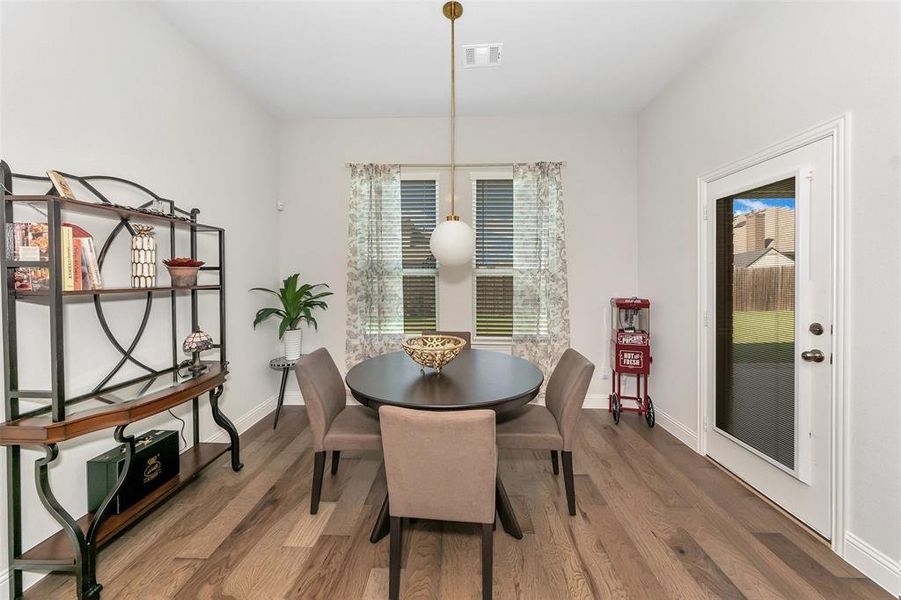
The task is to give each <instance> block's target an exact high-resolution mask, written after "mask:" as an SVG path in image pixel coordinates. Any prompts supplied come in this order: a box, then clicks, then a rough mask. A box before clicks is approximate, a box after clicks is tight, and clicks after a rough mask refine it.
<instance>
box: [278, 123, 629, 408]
mask: <svg viewBox="0 0 901 600" xmlns="http://www.w3.org/2000/svg"><path fill="white" fill-rule="evenodd" d="M457 140H458V151H457V159H458V161H459V162H461V163H466V162H511V161H535V160H562V161H566V167H565V168H564V170H563V186H564V203H565V204H564V206H565V211H566V243H567V254H568V259H569V264H568V266H569V277H570V288H569V294H570V319H571V329H572V344H573V346H574V347H575V348H576V349H578V350H579V351H581V352H583V353H584V354H585V355H586V356H588V358H589V359H591V360H592V361H593V362H595V363H596V364H597V366H598V369H597V371H596V372H595V380H594V382H593V383H592V388H591V392H592V393H594V394H606V393H607V387H608V386H609V380H603V379H601V377H603V376H605V374H606V371H607V368H606V365H607V345H608V342H607V339H608V331H607V327H608V326H607V321H606V317H605V315H606V314H607V313H606V308H607V304H608V302H609V299H610V297H611V296H614V295H631V294H633V293H634V290H635V284H636V261H635V255H634V250H635V240H636V235H637V231H636V223H635V194H636V187H635V186H636V182H635V176H636V173H635V169H636V145H635V142H636V131H635V117H634V116H608V117H601V116H586V117H542V118H538V117H536V118H525V117H523V118H502V117H484V118H463V119H459V120H458V130H457ZM279 156H280V160H281V164H280V175H279V180H280V199H281V200H282V201H284V202H285V212H284V214H283V215H282V218H281V219H280V222H279V224H280V228H281V229H280V236H279V237H280V240H281V242H280V243H281V250H280V252H279V257H280V265H281V272H282V273H283V274H288V273H292V272H300V273H301V275H302V277H303V278H304V279H305V280H308V281H313V282H320V281H325V282H327V283H329V284H331V286H332V288H333V291H334V292H335V296H334V297H333V298H332V299H331V302H330V308H329V310H328V312H327V313H325V314H324V315H323V316H322V317H321V318H319V332H318V333H313V332H310V333H308V334H306V338H305V340H304V348H305V350H311V349H314V348H316V347H319V346H325V347H326V348H328V350H329V352H331V353H332V355H333V356H334V357H335V361H336V362H337V363H338V365H339V366H340V367H342V369H343V367H344V340H345V314H346V310H345V305H346V270H347V269H346V261H347V204H348V197H349V191H350V173H349V169H347V168H346V167H345V163H346V162H401V163H423V162H425V163H446V162H447V161H448V159H449V157H448V121H447V119H445V118H440V119H425V118H423V119H321V120H302V121H296V122H293V123H290V124H288V125H287V126H286V127H285V128H284V129H283V131H282V135H281V149H280V154H279ZM493 170H494V171H496V170H497V169H493ZM432 171H434V169H432ZM446 180H447V175H446V174H445V175H444V179H443V180H442V183H441V184H440V186H441V190H442V191H441V192H440V193H441V196H442V199H444V197H445V193H446V192H447V189H448V185H447V182H446ZM457 186H458V191H459V195H458V204H457V213H458V214H460V215H461V217H463V218H464V219H466V220H469V213H470V211H471V206H472V205H471V200H470V190H471V184H470V180H469V174H468V173H467V172H466V171H465V170H464V171H461V172H460V173H459V174H458V177H457ZM447 212H448V205H447V203H446V202H443V203H442V210H441V216H440V217H439V218H443V216H444V215H445V214H446V213H447ZM470 222H471V221H470ZM467 272H468V269H467V268H466V267H463V268H462V271H460V272H457V273H454V274H447V273H443V274H442V275H441V277H442V280H441V284H440V291H439V294H440V304H441V307H440V309H439V310H440V315H439V318H440V320H441V322H440V325H441V326H443V327H446V328H457V327H460V328H464V329H467V330H468V329H471V325H470V323H471V320H470V312H469V310H470V309H469V307H470V305H471V302H472V300H471V298H472V296H471V292H470V287H469V280H468V278H467V277H466V274H467ZM451 287H452V288H453V292H450V291H449V290H450V289H451ZM292 384H293V382H292ZM294 385H295V386H296V384H294ZM596 400H597V401H601V400H602V401H603V402H604V403H606V397H604V398H603V399H601V398H600V397H599V396H598V397H597V398H596ZM605 405H606V404H605Z"/></svg>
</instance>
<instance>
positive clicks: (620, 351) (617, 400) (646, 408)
mask: <svg viewBox="0 0 901 600" xmlns="http://www.w3.org/2000/svg"><path fill="white" fill-rule="evenodd" d="M650 309H651V302H650V300H647V299H646V298H611V299H610V315H611V321H612V323H611V328H610V333H611V336H610V369H611V371H612V372H613V376H612V377H611V380H612V381H611V384H612V387H613V389H612V390H611V392H612V393H611V394H610V401H609V407H608V410H609V412H611V413H612V414H613V422H614V423H616V424H617V425H618V424H619V421H620V419H621V418H622V415H623V413H624V412H634V413H638V415H639V416H642V417H644V420H645V422H646V423H647V424H648V427H653V426H654V424H655V423H656V414H655V411H654V402H653V401H652V400H651V396H650V394H649V393H648V390H649V386H648V376H649V375H650V373H651V362H652V361H653V357H652V356H651V333H650V332H651V317H650ZM629 376H634V377H635V395H634V396H632V395H626V394H624V393H623V378H624V377H629ZM624 402H628V403H630V404H628V405H624V404H623V403H624Z"/></svg>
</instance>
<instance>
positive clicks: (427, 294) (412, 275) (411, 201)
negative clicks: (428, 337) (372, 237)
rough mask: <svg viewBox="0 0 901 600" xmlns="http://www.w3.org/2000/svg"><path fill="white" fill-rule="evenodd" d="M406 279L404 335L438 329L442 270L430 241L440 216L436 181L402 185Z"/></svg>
mask: <svg viewBox="0 0 901 600" xmlns="http://www.w3.org/2000/svg"><path fill="white" fill-rule="evenodd" d="M400 202H401V248H402V256H403V278H404V333H421V332H422V331H423V330H425V329H437V327H438V319H437V314H438V293H437V292H438V270H437V266H436V264H435V257H434V256H432V252H431V251H430V250H429V238H430V236H431V235H432V230H433V229H435V224H436V222H437V214H438V185H437V182H436V181H435V180H432V179H422V180H419V179H404V180H401V184H400Z"/></svg>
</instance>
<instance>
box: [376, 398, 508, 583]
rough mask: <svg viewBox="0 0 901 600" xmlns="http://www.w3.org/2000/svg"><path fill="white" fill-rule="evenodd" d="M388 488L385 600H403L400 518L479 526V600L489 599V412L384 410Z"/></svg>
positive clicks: (493, 459) (492, 460) (493, 469)
mask: <svg viewBox="0 0 901 600" xmlns="http://www.w3.org/2000/svg"><path fill="white" fill-rule="evenodd" d="M379 420H380V421H381V425H382V445H383V446H384V451H385V478H386V480H387V482H388V514H389V517H390V519H389V522H390V532H391V533H390V535H391V542H390V557H389V562H388V564H389V569H388V597H389V598H391V599H392V600H394V599H396V598H397V597H398V596H399V595H400V557H401V537H402V535H403V531H402V522H403V521H402V519H403V518H404V517H407V518H416V519H434V520H438V521H459V522H464V523H478V524H480V525H481V526H482V527H481V529H482V598H491V590H492V562H493V549H492V538H493V531H492V530H493V525H494V515H495V503H494V500H495V481H496V480H497V446H496V445H495V438H494V421H495V413H494V411H491V410H466V411H450V412H447V411H440V412H437V411H425V410H412V409H408V408H399V407H396V406H383V407H382V408H381V409H379Z"/></svg>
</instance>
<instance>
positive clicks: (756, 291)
mask: <svg viewBox="0 0 901 600" xmlns="http://www.w3.org/2000/svg"><path fill="white" fill-rule="evenodd" d="M794 308H795V266H794V265H791V266H782V267H762V268H758V269H751V268H739V269H733V270H732V310H733V311H754V310H765V311H772V310H794Z"/></svg>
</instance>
